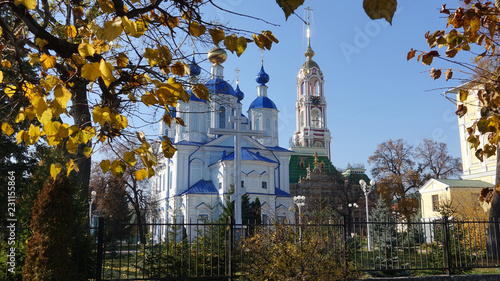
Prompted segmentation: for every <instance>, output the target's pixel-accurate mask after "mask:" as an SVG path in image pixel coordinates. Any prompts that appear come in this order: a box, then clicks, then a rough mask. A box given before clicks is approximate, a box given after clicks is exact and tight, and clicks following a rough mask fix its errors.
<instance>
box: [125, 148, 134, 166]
mask: <svg viewBox="0 0 500 281" xmlns="http://www.w3.org/2000/svg"><path fill="white" fill-rule="evenodd" d="M123 161H125V163H127V164H128V165H129V166H134V165H135V163H136V162H137V160H136V159H135V153H134V152H132V151H127V152H125V153H124V154H123Z"/></svg>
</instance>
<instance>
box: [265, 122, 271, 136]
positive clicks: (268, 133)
mask: <svg viewBox="0 0 500 281" xmlns="http://www.w3.org/2000/svg"><path fill="white" fill-rule="evenodd" d="M265 130H266V136H268V137H269V136H271V120H270V119H269V118H267V119H266V126H265Z"/></svg>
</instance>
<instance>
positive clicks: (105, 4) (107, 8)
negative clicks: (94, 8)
mask: <svg viewBox="0 0 500 281" xmlns="http://www.w3.org/2000/svg"><path fill="white" fill-rule="evenodd" d="M98 2H99V8H101V10H102V11H103V12H105V13H111V12H114V11H115V5H114V4H113V2H112V1H110V0H98Z"/></svg>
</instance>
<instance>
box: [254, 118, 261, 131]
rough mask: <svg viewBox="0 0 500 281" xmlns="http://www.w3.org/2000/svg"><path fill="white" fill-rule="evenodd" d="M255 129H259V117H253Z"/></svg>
mask: <svg viewBox="0 0 500 281" xmlns="http://www.w3.org/2000/svg"><path fill="white" fill-rule="evenodd" d="M255 130H260V119H259V118H255Z"/></svg>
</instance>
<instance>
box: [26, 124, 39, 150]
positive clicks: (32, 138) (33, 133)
mask: <svg viewBox="0 0 500 281" xmlns="http://www.w3.org/2000/svg"><path fill="white" fill-rule="evenodd" d="M28 137H29V144H28V145H31V144H35V143H36V142H37V141H38V139H39V138H40V127H39V126H35V125H33V124H31V125H30V127H29V130H28Z"/></svg>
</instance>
